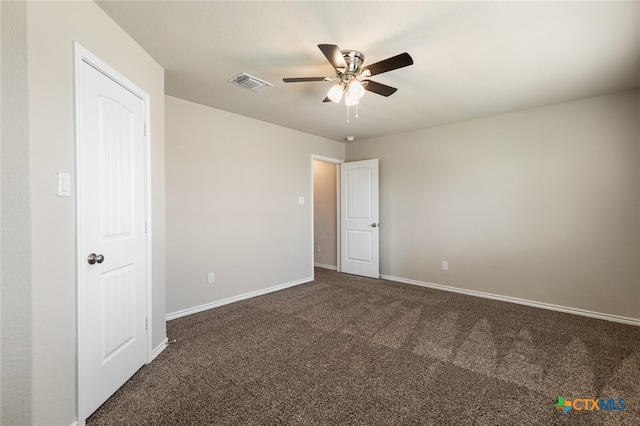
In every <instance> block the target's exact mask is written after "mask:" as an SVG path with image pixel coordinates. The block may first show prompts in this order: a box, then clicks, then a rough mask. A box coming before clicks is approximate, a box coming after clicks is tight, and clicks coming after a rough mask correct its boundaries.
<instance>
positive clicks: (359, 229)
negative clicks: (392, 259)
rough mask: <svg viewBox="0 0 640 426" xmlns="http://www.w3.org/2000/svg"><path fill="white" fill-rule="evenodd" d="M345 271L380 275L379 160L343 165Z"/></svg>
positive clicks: (341, 177) (341, 178)
mask: <svg viewBox="0 0 640 426" xmlns="http://www.w3.org/2000/svg"><path fill="white" fill-rule="evenodd" d="M340 168H341V170H340V212H341V213H340V222H341V235H340V241H341V249H340V253H341V268H342V272H346V273H348V274H355V275H363V276H365V277H372V278H380V261H379V239H380V233H379V225H380V224H379V223H378V160H377V159H375V160H364V161H354V162H350V163H342V164H341V165H340Z"/></svg>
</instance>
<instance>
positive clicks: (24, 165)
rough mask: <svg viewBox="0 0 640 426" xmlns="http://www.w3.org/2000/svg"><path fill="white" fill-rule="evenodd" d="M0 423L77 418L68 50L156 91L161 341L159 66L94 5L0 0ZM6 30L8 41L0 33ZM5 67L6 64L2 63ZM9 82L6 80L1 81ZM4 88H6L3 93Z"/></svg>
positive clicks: (157, 327)
mask: <svg viewBox="0 0 640 426" xmlns="http://www.w3.org/2000/svg"><path fill="white" fill-rule="evenodd" d="M1 7H2V24H3V25H2V36H3V37H2V48H3V49H2V51H3V59H4V54H5V47H7V46H8V47H9V49H8V50H7V53H8V54H9V56H11V60H10V62H8V64H5V62H4V61H3V63H2V69H3V71H6V70H8V71H9V72H8V74H9V75H8V76H7V73H5V72H3V76H2V89H3V93H2V103H3V104H2V114H3V116H2V119H3V120H2V121H3V123H12V124H11V125H10V128H9V129H7V132H5V128H4V127H3V130H2V154H3V155H2V258H1V259H2V416H1V422H2V424H29V423H33V424H47V425H50V424H56V425H58V424H59V425H69V424H72V423H73V422H74V421H75V420H76V326H77V324H76V224H75V218H74V216H75V194H73V196H72V197H70V198H59V197H57V196H56V172H57V171H63V172H69V173H72V176H73V178H74V179H75V176H74V171H75V153H74V147H75V141H74V120H75V114H74V68H73V67H74V56H73V55H74V50H73V41H74V40H75V41H78V42H79V43H80V44H82V45H83V46H84V47H86V48H87V49H89V50H90V51H91V52H92V53H94V54H95V55H97V56H98V57H100V58H101V59H102V60H104V61H105V62H106V63H108V64H110V65H111V66H112V67H113V68H115V69H116V70H117V71H119V72H120V73H122V74H123V75H125V76H126V77H127V78H128V79H129V80H131V81H132V82H133V83H134V84H136V85H138V86H139V87H141V88H142V89H143V90H145V91H146V92H147V93H149V94H150V96H151V141H152V142H151V144H152V152H151V163H152V191H153V206H152V209H153V211H152V215H153V227H152V230H151V232H152V238H153V246H152V250H153V268H152V269H153V277H152V278H153V313H152V314H153V329H154V330H153V331H154V334H153V344H154V346H155V345H159V344H161V342H162V340H163V339H164V338H165V321H164V320H165V261H164V257H165V235H164V228H165V211H164V72H163V69H162V68H161V67H160V66H159V65H158V64H157V63H156V62H155V61H154V60H153V59H152V58H151V57H150V56H149V55H148V54H146V53H145V52H144V51H143V50H142V49H141V48H140V47H139V46H138V45H137V44H136V43H135V42H134V41H133V40H132V39H131V38H130V37H129V36H128V35H127V34H126V33H125V32H124V31H122V29H120V28H119V27H118V26H117V25H116V24H115V23H114V22H113V21H112V20H111V19H110V18H109V17H108V16H107V15H106V14H105V13H104V12H103V11H102V10H101V9H100V8H99V7H98V6H97V5H96V4H95V3H93V2H89V1H81V2H26V3H15V4H14V3H11V2H2V6H1ZM5 35H9V36H10V38H9V39H8V40H5ZM5 67H6V69H5ZM5 77H10V78H11V80H7V79H6V78H5ZM5 90H6V92H5Z"/></svg>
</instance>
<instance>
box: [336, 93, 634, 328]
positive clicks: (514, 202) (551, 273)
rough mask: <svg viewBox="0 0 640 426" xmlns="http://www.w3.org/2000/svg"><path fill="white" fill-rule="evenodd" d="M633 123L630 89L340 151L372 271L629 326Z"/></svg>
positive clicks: (631, 312) (631, 314) (631, 308)
mask: <svg viewBox="0 0 640 426" xmlns="http://www.w3.org/2000/svg"><path fill="white" fill-rule="evenodd" d="M639 123H640V91H631V92H625V93H620V94H614V95H609V96H603V97H597V98H591V99H585V100H580V101H576V102H571V103H565V104H559V105H553V106H549V107H545V108H539V109H534V110H528V111H521V112H514V113H510V114H504V115H499V116H494V117H488V118H482V119H478V120H473V121H467V122H463V123H457V124H451V125H447V126H441V127H436V128H431V129H426V130H421V131H416V132H411V133H405V134H399V135H395V136H388V137H382V138H376V139H370V140H361V141H357V142H355V143H351V144H347V148H346V150H347V153H346V155H347V160H348V161H353V160H359V159H366V158H379V159H380V205H381V209H380V225H381V227H380V232H381V233H380V245H381V256H380V259H381V273H382V274H385V275H389V276H393V277H399V278H402V279H409V280H415V281H420V282H427V283H435V284H443V285H448V286H453V287H458V288H463V289H468V290H475V291H482V292H487V293H492V294H497V295H503V296H510V297H516V298H522V299H527V300H530V301H536V302H544V303H550V304H555V305H561V306H566V307H571V308H578V309H584V310H589V311H594V312H599V313H605V314H610V315H617V316H623V317H629V318H634V319H639V318H640V286H639V285H638V283H640V262H639V261H638V259H640V124H639ZM443 260H446V261H448V262H449V269H450V270H449V271H448V272H444V271H441V261H443Z"/></svg>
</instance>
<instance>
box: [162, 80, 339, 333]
mask: <svg viewBox="0 0 640 426" xmlns="http://www.w3.org/2000/svg"><path fill="white" fill-rule="evenodd" d="M238 90H243V89H240V88H239V89H238ZM165 106H166V112H167V115H166V120H167V121H166V132H167V135H166V136H167V142H166V153H167V164H166V171H167V176H166V183H167V312H169V313H175V312H178V311H182V310H188V309H191V308H194V307H197V306H200V305H206V304H210V303H213V302H216V301H220V300H224V299H227V298H230V297H235V296H239V295H243V294H246V293H250V292H254V291H260V290H264V289H265V288H269V287H273V286H277V285H283V284H287V283H293V282H296V281H300V280H310V279H311V277H312V276H313V270H312V263H313V257H312V245H311V242H312V232H313V229H312V227H313V224H312V223H311V204H312V203H311V199H310V197H311V176H312V160H311V156H312V155H313V154H316V155H322V156H325V157H330V158H337V159H342V158H344V144H342V143H340V142H334V141H330V140H327V139H323V138H320V137H317V136H312V135H308V134H305V133H301V132H298V131H294V130H291V129H287V128H284V127H280V126H276V125H273V124H269V123H265V122H262V121H258V120H254V119H251V118H247V117H242V116H239V115H235V114H231V113H228V112H225V111H221V110H217V109H214V108H210V107H206V106H203V105H199V104H196V103H192V102H188V101H185V100H182V99H178V98H174V97H170V96H167V97H166V102H165ZM299 196H303V197H304V198H305V204H304V205H299V204H298V197H299ZM208 272H214V273H215V283H213V284H208V283H207V273H208ZM172 337H173V336H172Z"/></svg>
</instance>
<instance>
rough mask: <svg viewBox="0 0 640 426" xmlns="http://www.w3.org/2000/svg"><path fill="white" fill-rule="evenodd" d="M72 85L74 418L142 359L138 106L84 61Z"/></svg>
mask: <svg viewBox="0 0 640 426" xmlns="http://www.w3.org/2000/svg"><path fill="white" fill-rule="evenodd" d="M78 78H79V83H78V89H79V93H78V98H77V99H78V102H79V105H78V108H79V113H78V119H79V125H78V132H79V133H78V145H77V146H78V188H79V193H78V195H79V198H78V213H79V214H78V231H79V260H78V261H79V262H80V263H81V267H80V274H81V276H80V283H79V286H80V287H81V288H80V290H79V298H80V299H81V300H79V303H80V304H81V305H80V309H79V312H80V313H81V315H82V316H81V318H79V320H80V321H82V324H81V327H79V329H80V330H81V334H82V335H81V337H80V339H79V340H80V342H81V347H80V348H79V350H80V351H81V353H80V362H79V365H80V367H81V369H82V371H81V372H80V378H81V383H82V384H81V392H82V394H81V397H80V400H81V401H82V409H81V413H82V414H83V415H84V418H86V417H88V416H89V415H90V414H91V413H93V412H94V411H95V410H96V409H97V408H98V407H99V406H100V405H101V404H102V403H103V402H104V401H105V400H106V399H107V398H109V396H111V395H112V394H113V393H114V392H115V391H116V390H117V389H118V388H119V387H120V386H122V384H123V383H125V382H126V381H127V380H128V379H129V378H130V377H131V376H132V375H133V374H134V373H135V372H136V371H137V370H138V369H139V368H140V367H141V366H142V365H144V364H145V362H146V359H147V344H146V339H147V335H146V333H147V331H146V317H147V267H146V260H147V246H146V235H145V219H146V217H145V203H146V198H145V197H146V195H145V186H146V183H145V176H146V167H145V164H146V161H145V155H146V141H145V139H146V137H145V134H144V133H145V130H144V126H145V124H144V122H145V116H146V115H145V102H144V100H143V99H142V98H140V97H138V96H136V95H134V94H133V93H132V92H131V91H129V90H128V89H126V88H125V87H123V86H122V85H121V84H119V83H117V82H116V81H114V80H113V79H111V78H110V77H108V76H106V75H105V74H103V73H102V72H101V71H98V70H97V69H96V68H94V67H93V66H91V65H89V64H88V63H86V62H85V61H83V62H82V63H81V64H80V68H79V75H78Z"/></svg>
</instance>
